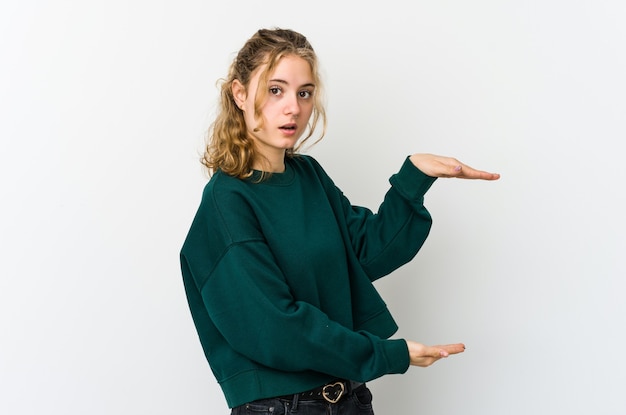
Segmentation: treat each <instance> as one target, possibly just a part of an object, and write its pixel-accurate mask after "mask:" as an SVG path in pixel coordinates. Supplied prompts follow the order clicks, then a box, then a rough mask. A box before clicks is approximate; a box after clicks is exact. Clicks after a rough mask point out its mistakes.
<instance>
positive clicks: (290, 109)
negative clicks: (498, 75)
mask: <svg viewBox="0 0 626 415" xmlns="http://www.w3.org/2000/svg"><path fill="white" fill-rule="evenodd" d="M264 68H265V67H260V68H258V69H257V70H256V71H255V72H254V73H253V76H252V78H251V80H250V85H249V86H248V93H246V91H245V89H244V88H243V87H241V84H239V85H237V84H236V83H234V84H233V95H234V96H235V100H236V101H237V104H238V105H239V107H240V108H241V109H242V110H243V112H244V118H245V121H246V126H247V129H248V134H249V135H250V137H251V138H252V139H253V140H254V141H255V145H256V149H257V151H259V152H260V153H261V155H263V156H265V157H266V158H267V159H268V160H269V161H270V162H272V163H274V162H275V161H276V162H280V163H282V161H283V159H284V155H285V150H287V149H290V148H293V147H294V146H295V145H296V142H297V141H298V139H299V138H300V137H301V136H302V134H303V133H304V132H305V131H306V129H307V125H308V122H309V118H310V117H311V113H312V112H313V107H314V97H313V94H314V92H315V84H314V79H313V74H312V73H311V67H310V65H309V63H308V62H307V61H305V60H304V59H302V58H300V57H298V56H292V55H290V56H285V57H283V58H282V59H281V60H280V61H279V62H278V65H277V66H276V69H275V70H274V72H273V73H271V74H270V76H269V78H268V84H267V98H266V100H265V102H264V103H263V104H262V105H261V116H262V118H263V124H262V128H259V126H260V125H261V124H260V123H259V120H258V119H256V118H255V116H254V101H255V97H256V91H257V87H258V85H259V78H260V76H261V73H262V71H263V70H264Z"/></svg>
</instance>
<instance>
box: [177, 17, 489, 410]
mask: <svg viewBox="0 0 626 415" xmlns="http://www.w3.org/2000/svg"><path fill="white" fill-rule="evenodd" d="M221 88H222V89H221V109H220V112H219V114H218V115H217V118H216V120H215V122H214V124H213V125H212V127H211V130H210V134H209V137H208V143H207V146H206V152H205V154H204V158H203V163H204V164H205V165H206V167H207V168H208V169H209V172H210V173H211V179H210V181H209V183H208V184H207V185H206V187H205V189H204V192H203V195H202V201H201V203H200V207H199V209H198V211H197V214H196V216H195V218H194V220H193V223H192V225H191V229H190V230H189V233H188V235H187V238H186V240H185V242H184V245H183V247H182V250H181V267H182V275H183V280H184V284H185V289H186V294H187V299H188V302H189V306H190V309H191V314H192V316H193V320H194V323H195V326H196V328H197V331H198V335H199V338H200V342H201V344H202V346H203V349H204V352H205V354H206V357H207V359H208V362H209V364H210V367H211V369H212V371H213V374H214V375H215V377H216V378H217V381H218V382H219V384H220V385H221V387H222V390H223V392H224V395H225V398H226V401H227V403H228V405H229V407H230V408H232V414H246V413H275V414H279V413H291V412H294V413H295V412H296V411H298V412H299V413H302V414H327V413H332V414H350V415H352V414H372V413H373V411H372V405H371V394H370V391H369V390H368V389H367V387H366V386H365V382H368V381H370V380H372V379H375V378H378V377H380V376H383V375H385V374H390V373H404V372H405V371H406V370H407V369H408V368H409V366H410V365H414V366H429V365H431V364H433V363H434V362H436V361H437V360H439V359H441V358H445V357H447V356H449V355H452V354H456V353H461V352H462V351H463V350H464V349H465V347H464V345H463V344H460V343H459V344H450V345H442V346H426V345H423V344H420V343H417V342H413V341H409V340H403V339H390V336H391V335H392V334H394V333H395V332H396V330H397V326H396V324H395V322H394V320H393V318H392V316H391V315H390V313H389V311H388V310H387V308H386V306H385V303H384V302H383V300H382V299H381V297H380V296H379V294H378V293H377V291H376V289H375V288H374V286H373V285H372V282H373V281H374V280H376V279H378V278H380V277H382V276H385V275H387V274H389V273H390V272H392V271H393V270H395V269H396V268H398V267H400V266H401V265H403V264H405V263H407V262H408V261H410V260H411V259H412V258H413V257H414V256H415V254H416V253H417V251H418V250H419V249H420V247H421V246H422V244H423V243H424V241H425V239H426V237H427V236H428V233H429V230H430V226H431V217H430V215H429V213H428V211H427V210H426V208H425V207H424V205H423V200H424V197H423V196H424V194H425V193H426V191H427V190H428V189H429V187H430V186H431V185H432V184H433V182H434V181H435V180H436V178H437V177H458V178H466V179H484V180H496V179H498V177H499V175H497V174H493V173H488V172H484V171H479V170H475V169H473V168H471V167H469V166H467V165H465V164H463V163H460V162H459V161H457V160H455V159H453V158H448V157H440V156H435V155H430V154H413V155H411V156H410V157H407V158H406V160H404V163H403V164H402V166H401V167H400V169H399V171H398V172H397V173H396V174H394V175H393V176H392V177H391V178H390V183H391V187H390V189H389V190H388V192H387V193H386V195H385V198H384V202H383V203H382V204H381V205H380V207H379V210H378V211H377V212H376V213H374V212H372V211H370V210H369V209H367V208H363V207H358V206H352V205H351V204H350V202H349V200H348V199H347V198H346V197H345V196H344V195H343V193H342V192H341V191H340V190H339V189H338V188H337V187H336V186H335V185H334V184H333V182H332V180H331V179H330V178H329V177H328V176H327V175H326V173H325V172H324V170H323V169H322V167H321V166H320V165H319V164H318V163H317V162H316V160H314V159H313V158H312V157H311V156H307V155H303V154H298V149H299V148H301V147H300V146H301V145H302V144H303V143H304V142H305V141H306V140H308V139H309V138H310V137H312V136H313V133H314V131H315V129H316V127H317V126H318V124H319V123H320V122H321V124H322V127H321V128H322V132H321V136H323V134H324V130H325V127H326V116H325V112H324V108H323V106H322V104H321V82H320V78H319V74H318V66H317V57H316V55H315V52H314V51H313V48H312V47H311V45H310V44H309V42H308V41H307V39H306V38H305V37H304V36H303V35H301V34H299V33H297V32H294V31H291V30H282V29H271V30H270V29H262V30H259V31H258V32H257V33H255V34H254V35H253V36H252V37H251V38H250V39H249V40H248V41H247V42H246V44H245V45H244V46H243V48H242V49H241V50H240V52H239V53H238V55H237V57H236V59H235V60H234V62H233V63H232V65H231V67H230V71H229V74H228V78H227V79H225V80H224V81H223V83H222V86H221Z"/></svg>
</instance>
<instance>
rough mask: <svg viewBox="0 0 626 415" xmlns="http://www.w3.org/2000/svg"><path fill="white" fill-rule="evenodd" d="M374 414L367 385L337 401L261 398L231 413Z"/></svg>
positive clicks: (241, 414)
mask: <svg viewBox="0 0 626 415" xmlns="http://www.w3.org/2000/svg"><path fill="white" fill-rule="evenodd" d="M287 414H291V415H296V414H297V415H374V410H373V409H372V393H371V392H370V390H369V389H368V388H367V387H366V386H365V385H362V386H361V387H359V388H357V389H355V390H354V391H352V394H350V395H348V396H344V397H342V398H341V399H340V400H339V402H337V403H328V402H326V401H324V400H308V399H298V398H294V399H291V400H290V399H285V398H271V399H260V400H258V401H254V402H250V403H247V404H244V405H241V406H237V407H235V408H233V409H232V412H231V415H287Z"/></svg>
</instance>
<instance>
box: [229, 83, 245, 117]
mask: <svg viewBox="0 0 626 415" xmlns="http://www.w3.org/2000/svg"><path fill="white" fill-rule="evenodd" d="M230 90H231V92H232V93H233V98H235V104H236V105H237V106H238V107H239V109H240V110H243V104H244V102H246V88H245V87H244V86H243V85H242V83H241V82H239V80H238V79H235V80H234V81H233V83H232V84H231V86H230Z"/></svg>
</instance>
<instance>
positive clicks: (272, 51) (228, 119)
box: [201, 28, 326, 178]
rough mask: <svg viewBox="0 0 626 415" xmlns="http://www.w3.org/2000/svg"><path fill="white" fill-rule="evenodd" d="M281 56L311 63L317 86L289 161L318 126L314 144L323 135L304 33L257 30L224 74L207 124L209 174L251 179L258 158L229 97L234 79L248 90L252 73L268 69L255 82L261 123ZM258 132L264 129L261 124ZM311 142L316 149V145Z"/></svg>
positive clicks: (311, 52) (315, 67)
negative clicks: (215, 108) (213, 113)
mask: <svg viewBox="0 0 626 415" xmlns="http://www.w3.org/2000/svg"><path fill="white" fill-rule="evenodd" d="M285 56H298V57H300V58H302V59H304V60H305V61H307V62H308V63H309V65H310V66H311V73H312V75H313V79H314V82H315V85H316V87H315V93H314V95H313V99H314V103H313V113H312V114H311V119H310V120H309V125H308V131H307V133H306V135H305V136H304V137H303V138H301V139H300V140H299V141H298V143H297V144H296V146H295V147H294V148H291V149H288V150H287V152H286V155H287V157H293V156H294V155H295V154H297V153H298V151H299V150H300V149H302V147H303V145H304V144H305V143H306V142H307V141H308V140H309V138H311V137H312V136H313V134H314V132H315V128H316V126H317V124H318V122H319V121H322V131H321V134H320V136H319V138H318V139H317V140H316V141H315V143H317V142H319V141H320V140H321V139H322V138H323V136H324V134H325V133H326V111H325V109H324V106H323V102H322V83H321V79H320V76H319V68H318V61H317V55H316V54H315V51H314V50H313V47H312V46H311V44H310V43H309V42H308V40H307V39H306V37H304V36H303V35H302V34H300V33H298V32H295V31H293V30H289V29H279V28H274V29H261V30H259V31H257V32H256V33H255V34H254V35H253V36H252V37H251V38H250V39H248V41H247V42H246V43H245V44H244V46H243V47H242V48H241V50H240V51H239V53H238V54H237V57H236V58H235V59H234V60H233V62H232V64H231V65H230V69H229V71H228V77H227V78H225V79H221V80H220V81H219V83H220V84H221V88H220V90H221V95H220V101H219V105H218V112H217V116H216V118H215V120H214V122H213V123H212V124H211V126H210V128H209V131H208V134H207V140H206V147H205V151H204V155H203V156H202V158H201V162H202V164H204V165H205V166H206V167H207V169H208V171H209V175H210V174H212V173H214V172H215V171H217V170H221V171H223V172H224V173H226V174H229V175H231V176H235V177H238V178H246V177H250V176H251V175H252V172H253V170H252V164H253V161H254V160H255V157H257V154H256V151H255V147H254V141H253V140H251V139H250V137H249V136H248V132H247V128H246V123H245V120H244V117H243V112H242V111H241V110H240V109H239V108H238V107H237V105H236V103H235V98H234V96H233V92H232V88H231V87H232V84H233V81H234V80H238V81H239V82H241V84H242V85H243V86H244V87H245V88H246V92H248V93H250V91H248V87H249V86H250V80H251V78H252V74H253V72H254V71H255V70H256V69H257V68H259V67H260V66H262V65H267V66H266V68H265V70H264V72H263V73H261V75H260V78H259V85H258V88H257V91H256V98H255V104H254V114H255V117H256V118H258V119H260V120H261V123H262V117H261V107H262V106H263V103H264V102H265V99H266V98H267V94H268V90H267V86H268V79H269V76H270V74H271V73H272V72H273V71H274V69H275V68H276V66H277V65H278V62H279V61H280V59H282V58H283V57H285ZM259 127H262V125H259ZM315 143H314V144H315Z"/></svg>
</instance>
